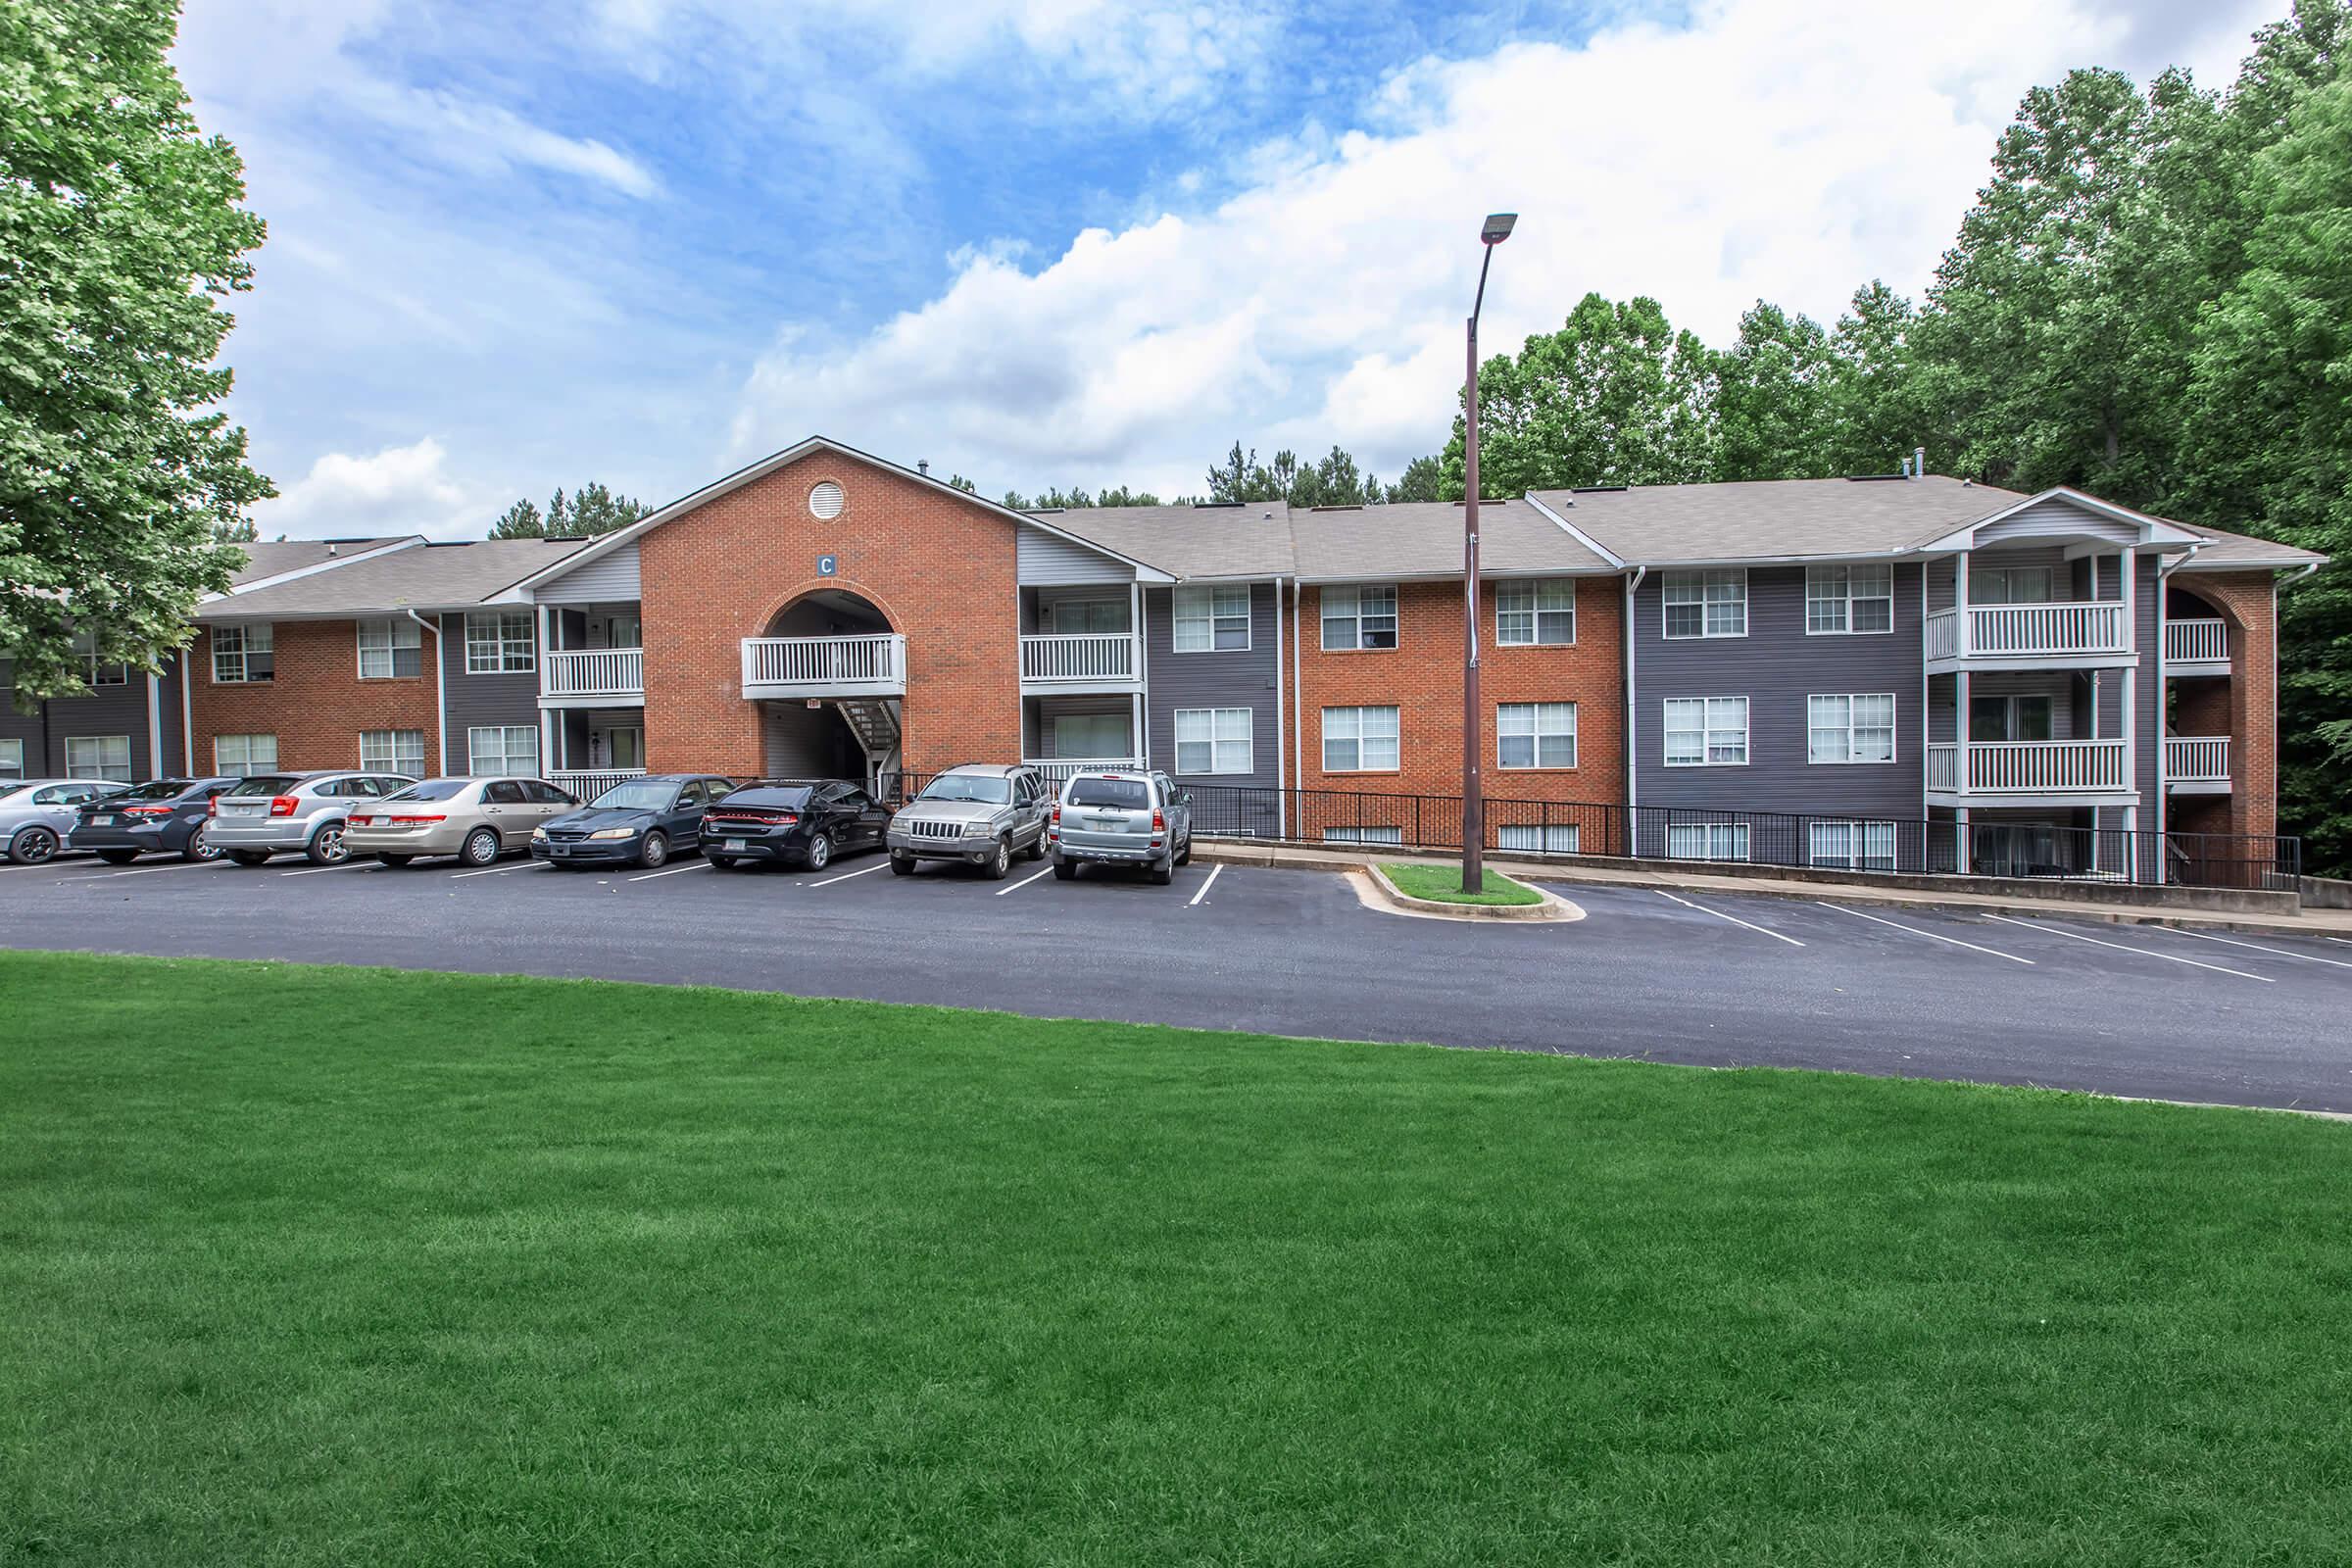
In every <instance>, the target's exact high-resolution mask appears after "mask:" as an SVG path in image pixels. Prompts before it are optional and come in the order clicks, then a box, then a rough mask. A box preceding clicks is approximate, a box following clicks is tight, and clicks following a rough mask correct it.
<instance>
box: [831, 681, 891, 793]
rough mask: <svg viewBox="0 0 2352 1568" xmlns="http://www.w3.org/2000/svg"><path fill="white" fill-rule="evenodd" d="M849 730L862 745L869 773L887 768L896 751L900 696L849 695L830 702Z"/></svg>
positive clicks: (859, 744)
mask: <svg viewBox="0 0 2352 1568" xmlns="http://www.w3.org/2000/svg"><path fill="white" fill-rule="evenodd" d="M833 707H834V710H835V711H837V712H839V713H840V714H841V717H842V722H844V723H846V724H848V725H849V726H850V733H852V734H854V735H856V736H857V737H858V746H860V747H861V748H863V749H864V752H865V762H866V768H867V770H868V773H869V775H870V774H871V773H872V772H874V771H887V770H889V769H890V768H891V766H892V759H894V758H895V757H897V755H898V751H899V733H900V731H899V700H898V699H897V698H895V697H848V698H843V699H841V700H839V701H837V702H835V703H834V705H833Z"/></svg>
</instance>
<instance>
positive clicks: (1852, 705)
mask: <svg viewBox="0 0 2352 1568" xmlns="http://www.w3.org/2000/svg"><path fill="white" fill-rule="evenodd" d="M1805 760H1806V761H1808V762H1891V761H1893V760H1894V693H1892V692H1876V693H1869V694H1864V695H1859V696H1851V697H1848V696H1816V697H1808V698H1806V699H1805Z"/></svg>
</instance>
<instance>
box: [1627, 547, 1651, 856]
mask: <svg viewBox="0 0 2352 1568" xmlns="http://www.w3.org/2000/svg"><path fill="white" fill-rule="evenodd" d="M1648 575H1649V568H1648V567H1647V566H1636V567H1635V568H1634V574H1633V575H1632V576H1631V577H1628V578H1626V580H1625V633H1624V635H1625V814H1626V823H1625V853H1626V854H1627V855H1629V856H1630V855H1632V854H1633V853H1634V822H1633V815H1634V808H1635V807H1636V806H1638V805H1640V804H1641V797H1640V795H1639V793H1638V788H1639V786H1638V779H1639V777H1640V774H1641V760H1642V748H1641V743H1640V737H1641V716H1640V710H1639V709H1638V708H1637V707H1636V706H1635V703H1636V699H1637V698H1638V697H1639V695H1640V694H1639V692H1638V691H1637V689H1636V686H1635V681H1634V643H1635V641H1636V638H1635V636H1634V595H1636V594H1637V593H1640V592H1641V591H1642V578H1644V577H1646V576H1648Z"/></svg>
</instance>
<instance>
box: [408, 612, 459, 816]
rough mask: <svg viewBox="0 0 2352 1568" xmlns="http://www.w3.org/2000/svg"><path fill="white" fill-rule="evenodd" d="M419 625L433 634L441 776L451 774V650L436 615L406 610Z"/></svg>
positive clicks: (435, 721)
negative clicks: (443, 639) (430, 618)
mask: <svg viewBox="0 0 2352 1568" xmlns="http://www.w3.org/2000/svg"><path fill="white" fill-rule="evenodd" d="M401 613H402V614H404V615H406V616H408V617H409V618H410V619H411V620H413V621H415V622H416V623H417V625H419V626H422V627H423V628H424V629H425V630H426V631H429V632H431V633H432V634H433V736H434V740H435V745H434V747H433V750H435V751H436V752H439V753H440V754H441V776H442V777H444V778H447V777H448V776H449V650H448V649H446V648H444V647H442V646H441V622H440V620H439V619H438V618H437V617H436V618H435V619H432V620H427V619H425V618H424V617H423V616H422V615H419V614H418V613H417V612H415V611H414V610H404V611H402V612H401Z"/></svg>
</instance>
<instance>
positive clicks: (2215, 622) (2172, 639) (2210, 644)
mask: <svg viewBox="0 0 2352 1568" xmlns="http://www.w3.org/2000/svg"><path fill="white" fill-rule="evenodd" d="M2164 662H2166V663H2168V664H2226V663H2228V662H2229V622H2228V621H2226V620H2220V619H2211V620H2168V621H2166V622H2165V623H2164Z"/></svg>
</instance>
